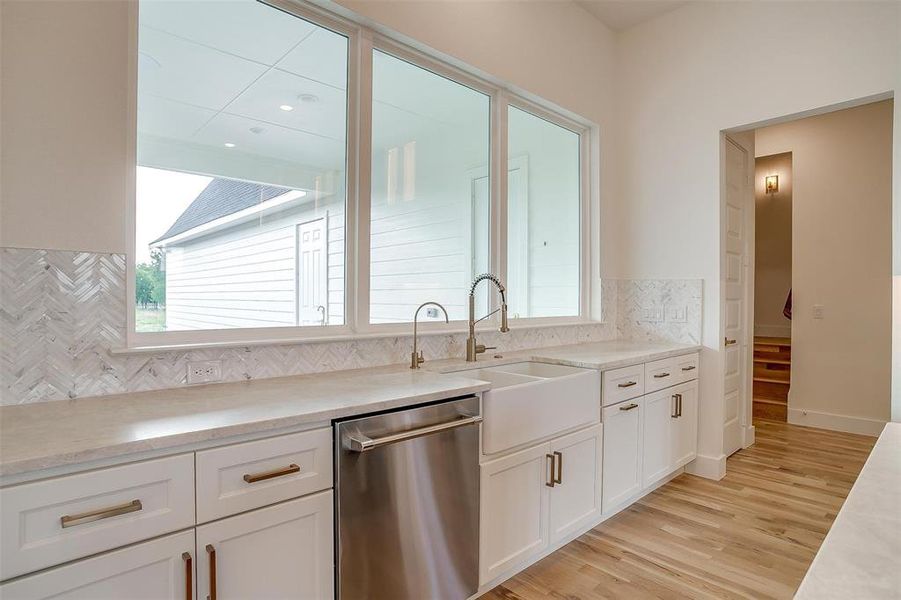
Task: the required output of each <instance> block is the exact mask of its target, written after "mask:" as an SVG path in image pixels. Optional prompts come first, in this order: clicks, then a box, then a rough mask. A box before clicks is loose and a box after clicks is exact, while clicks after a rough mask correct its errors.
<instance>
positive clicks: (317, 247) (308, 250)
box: [297, 218, 328, 325]
mask: <svg viewBox="0 0 901 600" xmlns="http://www.w3.org/2000/svg"><path fill="white" fill-rule="evenodd" d="M327 221H328V219H327V218H322V219H316V220H315V221H309V222H308V223H301V224H300V225H298V226H297V324H298V325H327V324H328V226H327Z"/></svg>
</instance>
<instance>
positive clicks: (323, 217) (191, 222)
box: [135, 0, 347, 332]
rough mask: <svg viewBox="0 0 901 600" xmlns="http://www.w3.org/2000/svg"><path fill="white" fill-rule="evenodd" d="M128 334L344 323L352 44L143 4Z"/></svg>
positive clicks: (208, 11) (243, 7)
mask: <svg viewBox="0 0 901 600" xmlns="http://www.w3.org/2000/svg"><path fill="white" fill-rule="evenodd" d="M139 20H140V22H139V25H140V30H139V55H138V138H137V156H138V167H137V206H136V231H135V262H136V269H135V271H136V273H135V277H136V285H135V289H136V298H135V300H136V315H135V317H136V318H135V323H136V330H137V331H139V332H143V331H172V330H193V329H221V328H235V327H247V328H255V327H284V326H295V325H304V326H315V325H325V324H328V325H341V324H343V323H344V222H345V162H346V161H345V154H346V150H345V147H346V141H345V137H346V129H347V127H346V106H347V99H346V95H347V38H346V37H344V36H341V35H339V34H337V33H334V32H332V31H330V30H327V29H324V28H322V27H319V26H317V25H315V24H313V23H310V22H308V21H305V20H303V19H300V18H297V17H294V16H292V15H289V14H287V13H285V12H282V11H280V10H277V9H275V8H272V7H270V6H267V5H265V4H263V3H261V2H256V1H255V0H226V1H218V0H208V1H193V2H192V1H180V2H172V1H167V0H142V1H141V3H140V15H139Z"/></svg>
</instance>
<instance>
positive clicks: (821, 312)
mask: <svg viewBox="0 0 901 600" xmlns="http://www.w3.org/2000/svg"><path fill="white" fill-rule="evenodd" d="M825 317H826V309H824V308H823V305H822V304H814V305H813V318H814V319H823V318H825Z"/></svg>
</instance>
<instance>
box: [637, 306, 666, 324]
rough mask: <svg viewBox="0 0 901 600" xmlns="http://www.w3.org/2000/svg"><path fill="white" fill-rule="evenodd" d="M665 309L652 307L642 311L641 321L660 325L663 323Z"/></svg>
mask: <svg viewBox="0 0 901 600" xmlns="http://www.w3.org/2000/svg"><path fill="white" fill-rule="evenodd" d="M663 314H664V313H663V307H662V306H652V307H651V308H642V309H641V320H642V321H644V322H645V323H659V322H661V321H663Z"/></svg>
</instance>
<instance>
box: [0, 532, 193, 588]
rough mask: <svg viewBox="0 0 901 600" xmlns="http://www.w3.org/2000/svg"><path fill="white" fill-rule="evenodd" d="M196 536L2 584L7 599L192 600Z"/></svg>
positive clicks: (185, 534)
mask: <svg viewBox="0 0 901 600" xmlns="http://www.w3.org/2000/svg"><path fill="white" fill-rule="evenodd" d="M195 560H196V557H195V555H194V531H193V530H190V531H186V532H183V533H177V534H175V535H169V536H166V537H162V538H159V539H156V540H152V541H150V542H143V543H140V544H136V545H134V546H129V547H128V548H123V549H121V550H115V551H113V552H109V553H107V554H102V555H100V556H96V557H94V558H86V559H84V560H79V561H76V562H73V563H69V564H68V565H66V566H63V567H57V568H55V569H48V570H46V571H42V572H40V573H38V574H36V575H30V576H26V577H23V578H21V579H18V580H16V581H12V582H10V583H5V584H3V585H0V598H3V600H38V599H44V598H47V599H49V598H53V599H54V600H122V598H128V599H129V600H160V599H161V598H165V599H170V598H171V599H178V600H181V599H188V598H194V597H195V594H194V576H193V574H194V561H195Z"/></svg>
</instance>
